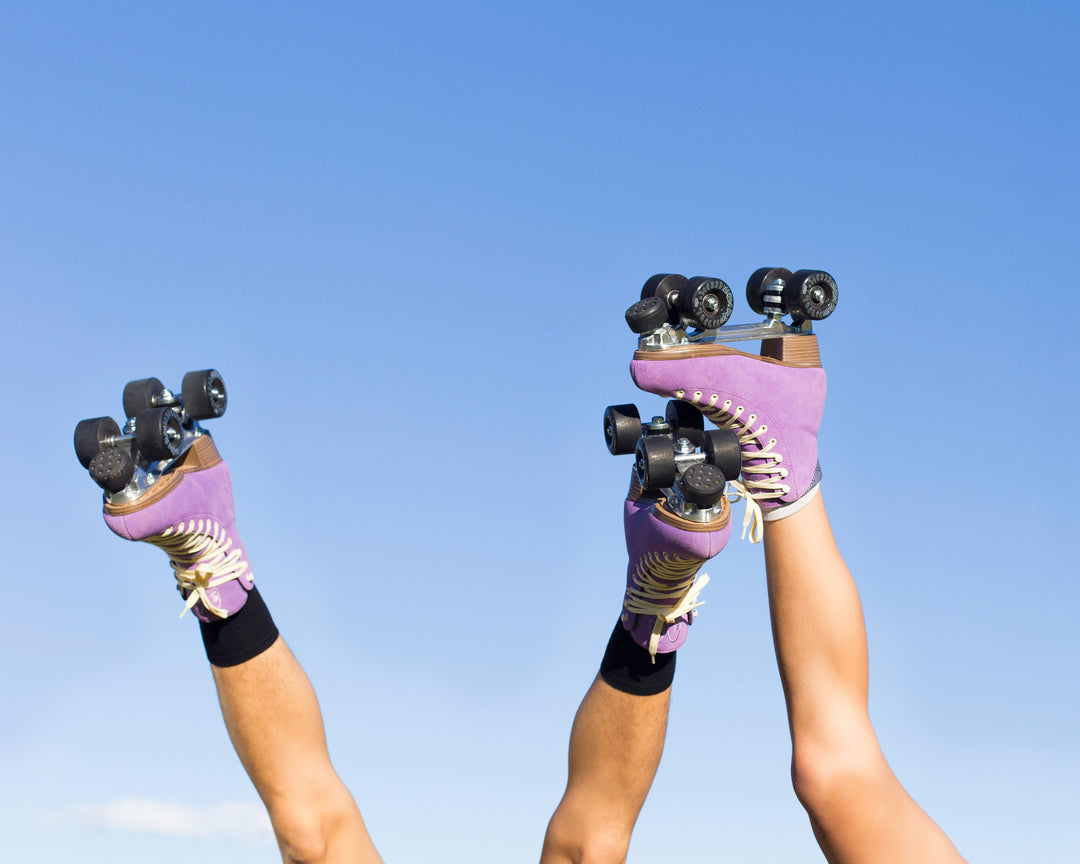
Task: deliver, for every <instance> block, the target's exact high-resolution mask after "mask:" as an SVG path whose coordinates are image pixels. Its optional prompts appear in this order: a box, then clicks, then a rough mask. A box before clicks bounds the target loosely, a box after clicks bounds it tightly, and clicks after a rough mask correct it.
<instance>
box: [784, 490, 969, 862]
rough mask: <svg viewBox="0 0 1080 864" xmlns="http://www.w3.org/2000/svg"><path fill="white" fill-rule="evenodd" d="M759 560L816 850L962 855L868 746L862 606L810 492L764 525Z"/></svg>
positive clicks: (858, 858) (865, 858)
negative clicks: (781, 516)
mask: <svg viewBox="0 0 1080 864" xmlns="http://www.w3.org/2000/svg"><path fill="white" fill-rule="evenodd" d="M765 567H766V571H767V574H768V584H769V603H770V612H771V617H772V627H773V639H774V642H775V645H776V658H777V662H778V664H779V667H780V678H781V681H782V682H783V687H784V695H785V697H786V699H787V706H788V723H789V725H790V728H791V739H792V749H793V755H792V780H793V782H794V785H795V792H796V794H797V795H798V797H799V800H800V801H801V802H802V804H803V806H804V807H805V808H806V810H807V813H808V814H809V816H810V822H811V825H812V826H813V829H814V835H815V836H816V837H817V840H818V843H819V844H820V845H821V849H822V851H823V852H824V853H825V857H826V858H827V859H828V860H829V861H830V862H833V864H840V862H844V864H848V862H873V864H892V862H897V864H898V862H912V864H915V862H919V864H925V862H939V861H941V862H945V861H949V862H959V861H962V860H963V859H962V858H961V857H960V855H959V853H957V851H956V849H955V848H954V847H953V845H952V843H950V842H949V839H948V838H947V837H946V836H945V834H944V832H942V830H941V829H940V828H939V827H938V826H937V825H936V824H935V823H934V822H933V821H932V820H931V819H930V817H929V816H927V815H926V813H924V812H923V811H922V810H921V809H920V808H919V806H918V805H917V804H916V803H915V801H914V800H912V798H911V796H910V795H908V793H907V792H906V791H905V790H904V788H903V786H901V785H900V783H899V781H898V780H897V779H896V777H895V776H894V775H893V773H892V770H891V769H890V768H889V766H888V764H887V763H886V761H885V758H884V756H883V755H882V753H881V750H880V748H879V747H878V742H877V737H876V736H875V734H874V730H873V728H872V726H871V725H870V717H869V714H868V711H867V697H868V688H869V674H868V663H867V647H866V630H865V626H864V624H863V615H862V605H861V604H860V602H859V595H858V591H857V590H856V588H855V583H854V581H853V580H852V578H851V574H850V573H849V572H848V569H847V565H845V563H844V560H843V558H841V557H840V552H839V550H838V549H837V547H836V542H835V541H834V539H833V535H832V530H831V528H830V527H829V520H828V517H827V516H826V514H825V505H824V503H823V502H822V500H821V496H820V494H819V495H818V496H817V497H816V498H815V499H814V500H813V501H811V502H810V503H809V504H808V505H807V506H806V507H804V508H803V509H802V510H800V511H799V512H797V513H794V514H793V515H791V516H789V517H787V518H785V519H780V520H778V521H774V522H767V523H766V525H765Z"/></svg>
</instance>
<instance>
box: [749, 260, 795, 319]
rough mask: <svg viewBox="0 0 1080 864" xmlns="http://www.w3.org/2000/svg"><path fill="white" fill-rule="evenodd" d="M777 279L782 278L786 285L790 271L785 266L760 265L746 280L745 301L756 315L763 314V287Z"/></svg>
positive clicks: (789, 279) (789, 278) (789, 277)
mask: <svg viewBox="0 0 1080 864" xmlns="http://www.w3.org/2000/svg"><path fill="white" fill-rule="evenodd" d="M777 279H783V280H784V284H785V285H787V284H788V282H790V281H791V271H790V270H788V269H787V268H786V267H761V268H760V269H758V270H755V271H754V272H753V273H751V274H750V278H749V279H747V280H746V302H747V303H749V304H750V308H751V309H753V310H754V312H756V313H757V314H758V315H764V314H765V289H766V288H768V287H769V286H770V285H771V284H772V283H773V282H774V281H775V280H777Z"/></svg>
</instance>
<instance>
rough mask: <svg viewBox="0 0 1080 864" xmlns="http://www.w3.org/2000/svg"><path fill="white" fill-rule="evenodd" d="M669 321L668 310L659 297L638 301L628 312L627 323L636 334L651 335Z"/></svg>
mask: <svg viewBox="0 0 1080 864" xmlns="http://www.w3.org/2000/svg"><path fill="white" fill-rule="evenodd" d="M667 321H668V308H667V306H665V305H664V301H663V300H661V299H660V298H659V297H646V298H645V299H644V300H638V302H637V303H635V304H634V305H633V306H631V307H630V308H629V309H627V310H626V323H627V324H629V325H630V329H631V330H633V331H634V332H635V333H639V334H640V333H651V332H652V331H653V330H656V329H657V328H658V327H661V326H663V325H664V324H666V323H667Z"/></svg>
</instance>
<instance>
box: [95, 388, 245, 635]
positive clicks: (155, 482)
mask: <svg viewBox="0 0 1080 864" xmlns="http://www.w3.org/2000/svg"><path fill="white" fill-rule="evenodd" d="M225 405H226V397H225V386H224V382H222V380H221V376H220V375H218V373H217V372H215V371H213V370H205V371H203V372H191V373H188V375H186V376H185V377H184V387H183V395H182V396H176V395H175V394H173V393H171V392H170V391H169V390H167V389H165V388H164V387H163V386H162V384H161V382H160V381H158V380H157V379H156V378H148V379H144V380H142V381H133V382H131V383H129V384H128V386H127V387H126V388H125V390H124V411H125V413H126V414H127V415H128V417H129V420H128V422H127V423H126V424H125V426H124V431H123V432H121V431H120V429H119V427H118V426H117V425H116V423H115V422H113V421H112V420H111V419H110V418H108V417H101V418H97V419H94V420H84V421H82V422H81V423H79V425H78V426H77V427H76V429H75V451H76V454H77V455H78V457H79V461H80V462H81V463H82V464H83V466H84V467H86V468H88V469H89V470H90V475H91V477H93V478H94V480H95V481H96V482H97V483H98V485H99V486H101V487H102V488H103V489H104V499H105V504H104V516H105V522H106V524H107V525H108V526H109V528H110V529H111V530H112V531H113V532H114V533H115V534H117V535H119V536H120V537H123V538H124V539H126V540H141V541H144V542H147V543H152V544H153V545H155V546H158V547H160V548H161V549H163V550H164V551H165V553H166V554H167V555H168V556H169V562H170V565H171V566H172V569H173V573H174V574H175V576H176V581H177V589H178V590H179V591H180V594H181V595H182V596H183V597H184V599H185V601H186V602H185V604H184V608H183V610H182V611H181V613H180V614H181V616H182V615H183V614H184V613H185V612H187V611H188V610H189V609H190V610H192V611H193V613H194V614H195V616H196V617H197V618H199V620H201V621H204V622H210V621H212V620H216V619H221V618H227V617H229V616H230V615H233V614H235V613H236V612H237V611H239V610H240V608H241V607H242V606H243V605H244V603H245V601H246V600H247V594H248V591H250V590H251V588H252V586H253V585H254V577H253V576H252V573H251V565H250V563H249V560H248V556H247V553H246V551H245V550H244V545H243V543H242V542H241V540H240V535H239V533H238V532H237V530H236V517H235V512H234V509H233V493H232V481H231V479H230V477H229V468H228V466H227V465H226V464H225V462H224V461H223V460H222V458H221V456H220V455H219V453H218V451H217V448H216V447H215V446H214V442H213V439H212V438H211V437H210V436H209V434H207V433H206V432H205V431H204V430H203V429H202V427H201V426H200V425H199V423H198V422H197V421H198V420H201V419H209V418H211V417H219V416H221V415H222V414H223V413H224V412H225Z"/></svg>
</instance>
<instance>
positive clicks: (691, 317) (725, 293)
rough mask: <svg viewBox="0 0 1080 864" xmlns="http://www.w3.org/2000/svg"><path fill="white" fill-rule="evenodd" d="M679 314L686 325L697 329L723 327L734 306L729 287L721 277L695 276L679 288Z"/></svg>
mask: <svg viewBox="0 0 1080 864" xmlns="http://www.w3.org/2000/svg"><path fill="white" fill-rule="evenodd" d="M678 306H679V314H680V316H681V318H682V320H683V322H685V324H686V325H687V326H690V327H697V328H698V329H699V330H716V329H718V328H720V327H723V326H724V324H725V323H726V322H727V320H728V318H730V317H731V313H732V310H734V308H735V298H734V297H733V296H732V293H731V288H729V287H728V284H727V283H726V282H725V281H724V280H723V279H713V278H711V277H708V276H695V277H694V278H693V279H688V280H687V281H686V284H685V285H683V287H682V288H680V289H679V303H678Z"/></svg>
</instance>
